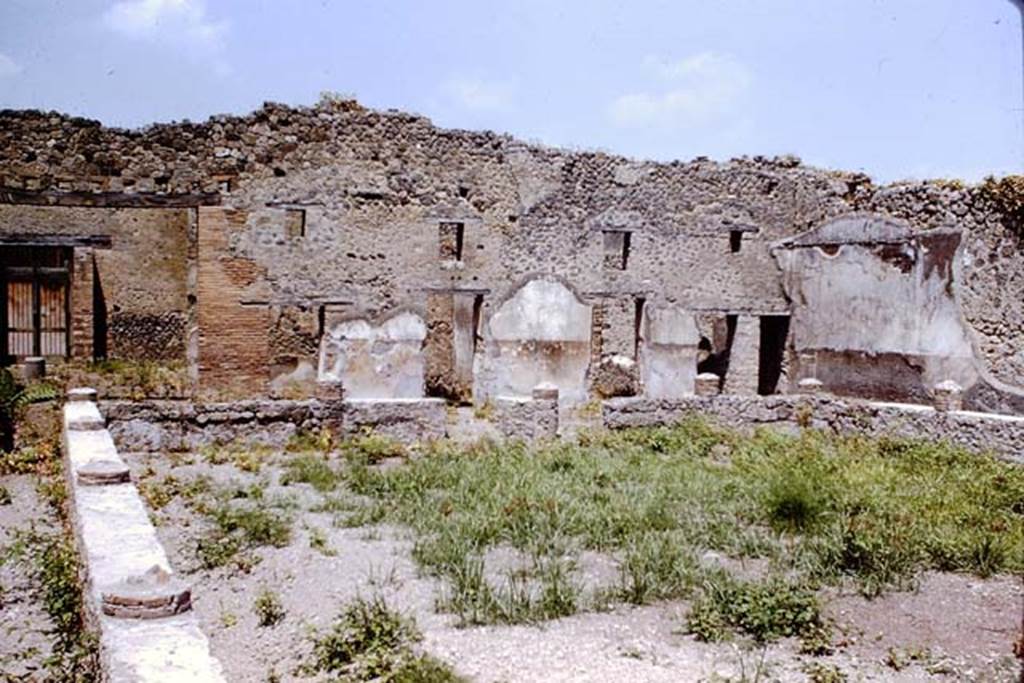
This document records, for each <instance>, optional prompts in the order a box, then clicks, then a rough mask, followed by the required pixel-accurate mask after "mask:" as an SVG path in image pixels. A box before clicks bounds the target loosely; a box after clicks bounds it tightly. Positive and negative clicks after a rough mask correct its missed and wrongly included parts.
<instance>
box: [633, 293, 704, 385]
mask: <svg viewBox="0 0 1024 683" xmlns="http://www.w3.org/2000/svg"><path fill="white" fill-rule="evenodd" d="M641 329H642V336H641V341H640V373H641V376H642V377H643V383H644V395H645V396H648V397H650V398H680V397H682V396H688V395H690V394H692V393H693V384H694V380H695V379H696V376H697V345H698V343H699V341H700V334H699V333H698V331H697V322H696V320H695V319H694V316H693V314H692V313H690V312H687V311H685V310H681V309H679V308H675V307H673V308H656V307H653V306H647V307H646V308H645V309H644V315H643V322H642V323H641Z"/></svg>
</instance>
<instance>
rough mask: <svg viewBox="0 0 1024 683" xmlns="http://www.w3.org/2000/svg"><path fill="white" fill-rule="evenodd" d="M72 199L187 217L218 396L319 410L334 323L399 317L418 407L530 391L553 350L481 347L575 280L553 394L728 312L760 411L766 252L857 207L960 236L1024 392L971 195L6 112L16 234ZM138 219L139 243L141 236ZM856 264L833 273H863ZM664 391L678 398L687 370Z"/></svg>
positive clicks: (972, 323)
mask: <svg viewBox="0 0 1024 683" xmlns="http://www.w3.org/2000/svg"><path fill="white" fill-rule="evenodd" d="M51 141H52V142H51ZM53 143H55V144H53ZM75 202H77V203H78V204H79V205H95V206H106V207H111V206H134V207H138V206H149V207H160V206H163V207H164V208H147V209H142V208H132V209H131V211H139V212H142V211H154V212H156V213H159V212H172V211H177V212H189V213H191V214H194V215H193V225H192V226H191V227H190V226H184V225H183V227H182V230H183V231H184V233H185V239H187V240H189V242H188V244H189V253H190V254H192V255H194V257H195V259H196V260H197V262H198V271H199V272H200V273H212V274H213V275H214V277H212V278H206V279H204V277H203V276H200V278H199V281H200V286H199V287H198V288H196V287H194V286H193V281H192V279H191V278H190V277H186V285H185V286H186V292H187V295H188V296H190V297H192V299H190V300H193V299H194V300H197V302H198V303H197V306H198V309H199V316H198V320H199V334H198V336H199V337H200V338H202V337H203V334H205V332H204V331H205V330H210V333H209V334H208V335H207V337H206V339H207V340H208V341H209V342H210V343H208V344H199V346H198V349H199V350H198V351H197V352H196V354H194V358H193V360H194V365H195V367H196V369H197V372H198V375H199V378H200V379H199V381H200V386H205V387H208V388H209V389H211V390H214V391H215V390H219V389H222V388H226V387H230V388H231V389H232V390H233V391H237V392H242V393H248V394H249V395H259V394H266V393H268V392H271V391H274V392H278V393H289V394H290V393H294V391H303V392H306V395H313V392H314V391H315V384H316V383H315V382H312V381H310V379H311V378H310V372H309V370H310V368H317V373H318V374H320V372H321V371H322V370H323V368H322V367H321V359H320V355H321V350H322V347H323V345H324V339H326V338H327V335H328V333H329V332H330V330H331V329H332V326H333V321H336V320H342V319H347V320H354V319H363V320H368V321H379V320H382V319H383V318H385V317H387V316H389V315H393V314H394V313H395V312H396V311H403V310H408V311H419V312H420V314H421V317H422V319H423V320H424V322H425V324H426V325H427V326H428V332H429V334H428V339H427V340H425V342H424V355H425V356H427V360H425V361H424V363H425V365H426V366H427V367H426V368H425V371H424V372H425V375H426V378H425V380H424V391H426V392H428V393H430V395H437V396H444V397H447V398H453V399H455V400H460V401H461V400H466V399H467V398H468V397H469V396H470V395H475V396H477V397H482V396H486V395H490V394H491V393H500V392H511V393H513V394H517V395H524V393H525V392H526V390H527V388H528V387H527V386H526V385H527V384H529V383H531V382H532V381H533V380H534V378H532V377H531V378H524V379H523V380H522V381H520V380H519V378H518V377H516V376H513V375H510V374H508V372H507V371H506V370H502V367H504V366H503V364H497V365H495V364H494V363H492V361H493V360H494V359H495V358H499V357H504V358H505V359H506V360H509V361H513V360H514V359H515V358H516V354H512V353H511V348H512V345H513V344H519V345H520V346H521V348H520V349H519V352H518V353H522V354H526V356H528V355H530V354H531V353H532V354H534V356H535V358H539V356H537V354H538V353H539V351H538V350H537V349H539V348H540V346H538V347H537V349H535V350H534V351H529V350H528V348H527V346H525V345H523V343H524V342H525V340H526V339H527V338H528V337H523V336H520V337H518V338H516V339H515V340H510V339H505V340H500V341H495V342H492V341H489V340H488V335H489V332H488V330H489V329H490V324H491V319H492V317H493V316H494V315H496V314H497V313H498V310H499V307H502V306H504V305H505V303H506V302H507V300H508V297H510V296H512V295H513V294H512V293H513V292H514V290H515V289H516V287H517V286H519V285H520V284H521V283H523V282H526V281H529V280H530V279H531V278H533V279H536V278H537V277H538V276H541V277H544V278H548V279H555V280H558V281H560V282H562V283H564V284H566V285H567V286H568V287H570V288H571V289H572V290H573V291H574V292H575V295H576V297H577V299H578V303H579V304H581V305H584V306H587V307H589V308H590V311H591V320H590V323H591V325H590V330H589V332H588V335H587V337H586V339H583V335H582V334H577V335H576V337H574V338H573V339H571V340H565V341H566V342H567V343H570V344H572V345H578V346H579V353H578V354H577V352H576V350H575V349H574V350H573V351H572V352H570V353H569V354H568V356H567V357H571V358H574V359H576V360H573V361H572V363H568V365H565V364H562V363H561V361H559V363H557V364H556V366H557V368H556V367H554V366H551V365H550V363H549V369H548V370H547V371H544V372H541V373H539V374H541V375H543V374H545V373H547V374H551V373H555V374H558V375H559V376H560V377H561V380H560V382H559V385H560V386H562V385H563V384H564V388H565V392H564V393H563V396H564V397H566V398H571V397H572V396H577V397H578V396H579V395H580V394H581V392H594V393H602V392H603V391H605V390H607V391H609V392H611V393H620V392H629V391H631V390H632V389H633V388H632V387H630V386H628V384H629V382H628V381H626V380H628V379H629V378H628V377H619V376H613V377H610V378H609V376H608V373H603V372H600V370H601V369H602V368H604V369H609V370H616V369H617V368H621V367H624V365H623V363H622V362H621V359H629V360H632V361H635V362H637V368H638V372H641V373H642V372H645V371H644V370H643V369H642V367H643V365H644V363H643V362H642V359H641V358H638V357H637V351H638V349H640V348H641V344H640V343H639V342H640V336H641V335H642V334H643V330H642V329H640V328H641V327H642V326H641V325H640V324H639V321H640V320H642V319H643V318H644V317H645V316H647V314H646V313H645V311H646V310H647V309H651V310H657V309H661V308H672V307H675V308H678V309H679V310H681V311H687V312H689V313H690V314H693V315H696V316H698V317H700V318H702V319H715V320H719V321H725V320H726V319H727V318H728V317H729V316H732V318H733V319H734V320H735V326H734V329H733V338H732V342H733V344H734V346H733V348H732V349H731V357H729V358H723V359H722V360H723V362H722V363H719V364H718V365H717V367H716V369H717V370H718V371H721V372H724V373H725V377H724V378H723V388H724V390H726V391H729V392H736V393H752V392H754V391H757V390H758V389H759V388H761V389H763V387H759V374H761V373H760V368H759V358H760V357H761V355H763V352H764V348H762V345H761V344H760V340H759V336H760V334H761V332H760V330H759V326H760V322H761V320H762V317H763V316H785V315H787V314H788V313H789V312H790V308H791V306H792V303H791V301H790V299H789V298H788V297H787V296H786V293H785V291H784V287H783V280H782V277H781V274H780V269H779V267H778V265H777V264H776V262H775V261H774V260H773V258H772V257H771V254H770V250H769V247H770V245H772V244H774V243H776V242H778V241H779V240H782V239H784V238H787V237H791V236H793V235H798V234H801V233H803V232H805V231H807V230H809V229H811V228H814V227H816V226H820V225H822V224H824V223H826V222H828V221H829V220H830V219H834V218H836V217H839V216H843V215H846V214H849V213H850V212H851V211H863V212H867V213H871V214H874V215H877V216H880V217H885V216H888V217H895V218H900V219H904V220H906V221H907V226H908V228H909V229H910V230H912V231H913V232H914V233H919V232H923V231H926V230H929V229H932V228H940V227H941V228H952V229H955V230H958V231H959V232H960V234H961V235H962V237H961V239H962V243H963V254H962V259H961V262H960V269H961V271H962V272H961V273H960V275H959V277H958V279H957V280H956V282H954V285H953V286H954V288H955V289H956V290H957V295H958V297H959V302H960V305H961V306H962V310H961V315H962V318H963V320H964V321H965V329H966V330H967V333H968V335H969V336H970V337H971V338H972V339H973V343H974V344H975V345H976V347H977V349H978V355H979V356H980V358H981V360H982V365H983V366H984V369H985V371H986V372H988V373H989V374H990V375H991V376H992V377H993V378H994V379H996V380H1001V381H1003V382H1005V383H1008V384H1011V385H1017V386H1021V385H1024V351H1022V349H1024V308H1022V306H1024V304H1022V303H1021V302H1022V300H1024V296H1022V292H1021V291H1019V290H1020V288H1021V287H1022V286H1024V284H1022V283H1024V267H1022V263H1024V260H1022V259H1021V258H1020V247H1019V245H1018V244H1017V242H1016V239H1015V238H1014V236H1013V234H1012V231H1011V230H1010V229H1009V228H1008V224H1007V221H1009V220H1010V218H1007V217H1006V216H1003V215H1002V214H1000V213H999V211H998V210H997V209H996V207H995V206H994V205H993V204H992V203H991V201H990V199H989V198H988V197H987V196H986V194H985V193H984V192H983V191H982V189H981V188H978V187H964V186H961V185H959V184H955V183H941V182H932V183H903V184H897V185H891V186H886V187H876V186H874V185H873V184H872V183H871V182H870V180H869V179H868V178H866V177H865V176H863V175H859V174H853V173H841V172H832V171H823V170H819V169H814V168H808V167H805V166H803V165H801V164H800V162H799V160H798V159H795V158H793V157H778V158H774V159H766V158H763V157H753V158H743V159H733V160H730V161H727V162H714V161H709V160H707V159H702V158H701V159H695V160H692V161H689V162H673V163H652V162H643V161H635V160H627V159H623V158H621V157H616V156H612V155H608V154H604V153H591V152H586V153H575V152H567V151H562V150H556V149H550V148H545V147H541V146H537V145H529V144H525V143H523V142H521V141H517V140H515V139H513V138H511V137H509V136H504V135H496V134H493V133H474V132H467V131H451V130H443V129H439V128H436V127H435V126H433V125H432V124H431V123H430V121H428V120H427V119H425V118H422V117H418V116H411V115H407V114H401V113H397V112H376V111H372V110H368V109H366V108H363V107H361V106H360V105H358V104H357V103H355V102H352V101H327V102H324V103H322V104H320V105H318V106H316V107H310V108H301V107H300V108H292V107H285V106H281V105H273V104H268V105H266V106H265V107H263V108H261V109H260V110H258V111H256V112H254V113H253V114H250V115H248V116H243V117H234V116H222V117H215V118H213V119H211V120H210V121H208V122H206V123H203V124H190V123H184V124H171V125H158V126H153V127H150V128H147V129H145V130H142V131H121V130H116V129H108V128H104V127H102V126H100V125H99V124H97V123H95V122H90V121H83V120H80V119H72V118H68V117H64V116H61V115H58V114H43V113H38V112H3V113H2V114H0V204H3V205H4V206H3V207H2V208H3V209H4V211H5V213H4V214H3V215H4V216H5V217H6V218H7V219H13V218H12V217H19V216H22V215H29V214H33V212H36V211H38V210H39V209H38V207H36V206H30V205H42V204H48V205H49V204H69V203H75ZM182 206H189V207H202V208H200V209H199V210H198V211H196V210H195V209H182V208H180V207H182ZM47 210H48V211H49V210H51V209H47ZM57 210H58V209H56V208H54V209H52V211H54V212H55V211H57ZM61 210H63V209H61ZM74 210H75V211H81V212H83V215H84V214H85V213H87V212H89V211H97V210H99V209H94V208H75V209H74ZM106 210H110V209H106ZM137 215H138V216H143V215H145V214H143V213H138V214H137ZM146 221H147V222H146V223H145V225H142V226H140V232H139V234H140V236H145V233H146V231H147V230H152V228H151V227H150V223H149V222H148V219H146ZM225 226H226V227H225ZM77 229H81V230H84V228H83V227H79V228H76V230H77ZM0 230H4V231H5V232H6V231H7V229H6V228H4V227H2V226H0ZM207 234H212V235H213V236H214V237H215V238H216V239H213V238H210V239H207V238H206V237H204V235H207ZM627 237H628V239H627ZM116 248H117V247H116V245H115V250H116ZM843 250H844V252H845V253H844V254H843V255H842V256H841V257H840V259H847V258H848V257H849V258H852V257H851V256H850V255H851V254H852V253H853V250H848V249H847V248H846V247H843ZM854 274H855V275H856V276H857V277H858V278H865V279H866V280H867V281H871V280H872V279H877V277H879V276H880V272H876V271H874V270H863V269H859V270H856V272H853V271H851V275H854ZM203 282H208V283H210V286H208V287H204V286H203V285H202V283H203ZM916 282H917V284H916V285H912V284H910V283H907V285H906V286H907V287H912V286H921V287H924V288H925V289H926V290H927V289H928V288H929V287H932V286H933V284H934V283H935V282H936V280H935V279H934V276H930V277H929V278H919V279H918V280H917V281H916ZM148 286H150V285H147V287H148ZM151 286H153V287H157V286H158V285H157V284H156V283H152V285H151ZM851 286H852V285H851ZM886 286H888V285H886ZM869 289H870V287H869ZM896 289H898V287H897V288H896ZM892 291H896V290H895V289H893V290H892ZM902 291H909V290H902ZM138 296H139V297H142V296H143V295H142V294H140V295H138ZM914 296H916V297H918V298H919V299H921V298H922V297H923V298H924V299H927V300H928V301H932V300H933V297H931V295H930V294H927V293H922V292H917V293H915V294H914ZM134 297H135V295H134V294H133V295H132V296H130V297H129V298H130V299H131V298H134ZM935 301H940V300H939V299H935ZM445 302H446V303H445ZM865 303H866V302H865ZM125 305H126V306H127V305H128V304H127V303H126V304H125ZM211 306H212V308H211ZM204 307H205V308H206V310H208V311H210V314H209V315H206V316H205V317H204V314H203V312H202V311H203V310H204ZM647 317H649V316H647ZM947 318H948V316H947V315H946V314H945V313H941V312H939V311H938V310H936V312H935V315H934V317H933V318H930V319H929V320H928V321H924V322H925V324H926V327H927V329H928V330H929V331H928V332H926V333H922V334H919V335H918V342H916V343H915V344H914V345H911V346H914V347H915V348H917V350H919V351H921V350H922V349H921V348H919V347H921V344H930V343H931V342H930V341H927V340H925V339H924V337H931V336H933V335H932V334H931V331H936V332H937V331H940V329H941V324H940V322H939V321H940V320H945V319H947ZM218 320H221V321H224V322H223V324H222V325H220V326H218V323H217V321H218ZM820 322H821V323H822V325H823V324H824V321H820ZM870 322H871V324H881V323H879V321H878V320H876V319H875V318H872V319H871V321H870ZM819 327H820V325H819ZM701 329H702V330H703V328H701ZM321 333H323V335H321ZM701 336H702V337H705V338H708V339H709V340H711V337H709V336H708V334H706V333H703V332H702V334H701ZM712 336H714V335H712ZM540 341H541V342H542V346H543V345H548V346H550V343H551V342H552V341H553V340H543V339H542V340H540ZM825 342H827V340H823V343H825ZM951 343H952V342H951ZM583 345H587V346H589V359H588V360H587V361H586V365H587V367H585V368H582V366H583V365H584V360H583V356H584V353H583V351H582V348H583ZM954 346H955V344H954ZM499 347H504V348H499ZM720 350H721V349H719V348H718V347H717V346H715V347H714V348H713V349H712V351H713V352H718V351H720ZM931 350H935V349H931ZM648 351H650V349H648ZM925 351H928V349H925ZM645 353H646V351H645ZM701 353H702V355H703V356H705V358H704V359H705V360H706V355H707V352H706V351H702V352H701ZM894 353H897V354H898V355H901V354H902V351H897V352H894ZM679 354H680V357H681V358H682V357H688V354H689V352H688V351H687V352H685V353H684V352H682V351H679ZM925 355H930V356H934V355H935V354H930V353H925ZM613 356H614V357H618V358H620V362H619V363H618V364H617V365H612V364H611V363H610V359H611V358H612V357H613ZM523 357H525V356H523ZM666 358H667V356H666ZM790 360H793V359H792V358H789V357H788V356H787V357H786V358H784V359H783V361H784V362H788V361H790ZM648 361H649V362H648V364H647V368H648V370H647V371H646V372H649V375H648V376H647V379H649V380H650V384H651V389H650V390H651V391H654V392H661V391H669V389H666V388H665V386H666V382H664V381H662V378H663V377H665V376H667V375H665V373H664V372H662V371H657V372H655V371H653V368H655V367H656V366H657V365H658V363H659V362H660V361H659V360H658V357H657V355H656V354H655V355H654V356H652V357H651V358H649V359H648ZM726 361H727V362H726ZM682 362H683V361H682V360H680V363H682ZM915 362H916V361H915ZM934 362H935V359H934V358H933V359H932V360H931V361H929V363H928V366H929V367H934ZM686 363H687V364H689V361H686ZM862 365H863V363H862ZM513 366H514V363H513ZM569 366H571V367H572V369H571V371H570V369H569ZM509 367H512V366H509ZM666 367H668V366H666ZM889 367H892V366H889ZM581 368H582V370H581ZM581 372H582V373H583V377H584V379H583V380H582V385H581V384H580V382H581V380H580V379H579V377H580V374H581ZM672 372H674V373H677V374H679V373H681V374H679V376H680V377H681V378H682V379H681V384H680V385H679V386H682V387H686V386H688V382H689V380H687V379H686V376H687V375H688V374H689V373H690V372H691V370H690V369H689V368H683V367H682V365H680V366H679V367H678V368H673V370H672ZM948 372H951V371H944V372H943V373H939V374H948ZM503 373H504V374H503ZM929 373H931V371H930V370H929ZM918 374H919V375H920V374H921V373H918ZM931 374H935V373H931ZM609 379H611V380H612V381H610V382H609V381H608V380H609ZM362 381H363V380H360V382H362ZM873 381H874V380H871V381H869V384H870V383H871V382H873ZM581 386H582V387H583V389H580V387H581ZM287 387H290V389H289V390H288V391H287V392H286V391H285V388H287ZM637 388H638V389H643V388H642V387H637ZM780 388H781V389H782V390H785V389H786V384H785V383H783V384H782V385H780ZM675 391H678V389H675ZM389 393H391V390H390V389H389V390H386V391H382V392H380V394H389ZM380 394H378V395H380ZM403 395H404V394H403Z"/></svg>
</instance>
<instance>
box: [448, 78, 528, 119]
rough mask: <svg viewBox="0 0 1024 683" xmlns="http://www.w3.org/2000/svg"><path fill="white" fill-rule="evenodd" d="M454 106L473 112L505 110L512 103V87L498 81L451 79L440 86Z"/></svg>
mask: <svg viewBox="0 0 1024 683" xmlns="http://www.w3.org/2000/svg"><path fill="white" fill-rule="evenodd" d="M441 90H442V91H443V92H444V94H445V95H446V96H447V97H448V98H449V99H451V100H452V101H453V102H455V104H457V105H459V106H460V107H463V108H465V109H472V110H474V111H495V110H499V109H505V108H506V107H507V106H508V105H509V104H511V102H512V86H511V85H509V84H508V83H502V82H498V81H493V82H487V81H483V80H480V79H473V78H451V79H449V80H447V81H445V82H444V84H442V86H441Z"/></svg>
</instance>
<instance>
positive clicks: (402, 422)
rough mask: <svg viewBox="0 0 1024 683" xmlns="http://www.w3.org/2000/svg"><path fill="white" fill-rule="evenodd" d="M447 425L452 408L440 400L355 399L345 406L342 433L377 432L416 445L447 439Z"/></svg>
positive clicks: (350, 434)
mask: <svg viewBox="0 0 1024 683" xmlns="http://www.w3.org/2000/svg"><path fill="white" fill-rule="evenodd" d="M447 424H448V409H447V406H446V404H445V402H444V401H443V400H442V399H439V398H420V399H353V400H351V401H345V402H344V404H343V407H342V420H341V433H342V434H343V435H345V436H356V435H359V434H363V433H366V432H373V433H375V434H382V435H384V436H388V437H390V438H392V439H396V440H398V441H401V442H403V443H415V442H419V441H430V440H432V439H441V438H443V437H444V436H445V434H446V432H447Z"/></svg>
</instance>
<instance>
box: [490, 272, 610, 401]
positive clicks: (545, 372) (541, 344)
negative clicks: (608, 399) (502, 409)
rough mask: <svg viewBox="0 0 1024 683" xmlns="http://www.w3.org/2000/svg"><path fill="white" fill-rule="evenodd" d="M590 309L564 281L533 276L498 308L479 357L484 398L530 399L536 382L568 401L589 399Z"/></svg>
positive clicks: (492, 316) (492, 317) (493, 314)
mask: <svg viewBox="0 0 1024 683" xmlns="http://www.w3.org/2000/svg"><path fill="white" fill-rule="evenodd" d="M590 316H591V307H590V306H588V305H587V304H585V303H583V302H581V301H580V300H579V299H578V297H577V296H576V294H575V293H574V292H573V291H572V290H571V289H569V288H568V287H566V286H565V285H564V284H563V283H562V282H560V281H559V280H557V279H552V278H543V277H542V278H537V279H533V280H529V281H528V282H526V283H525V284H523V285H522V286H521V287H520V288H519V289H518V290H516V291H515V293H514V294H513V295H512V296H511V297H509V298H508V299H507V300H506V301H505V302H504V303H502V304H501V305H500V306H498V308H497V310H495V311H494V312H493V313H492V314H491V316H490V320H489V321H488V323H487V325H486V332H485V334H484V344H485V348H484V352H483V353H482V354H481V355H480V356H479V357H478V362H479V363H480V365H479V368H478V373H477V377H478V382H479V385H480V386H479V390H480V392H481V393H482V394H483V395H484V396H530V395H531V393H532V391H533V389H534V387H536V386H537V385H538V384H543V383H550V384H553V385H555V386H556V387H558V389H559V392H560V395H561V397H562V398H563V399H565V400H567V401H582V400H584V399H585V398H586V395H587V382H586V376H587V368H588V366H589V363H590V329H591V317H590Z"/></svg>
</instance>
